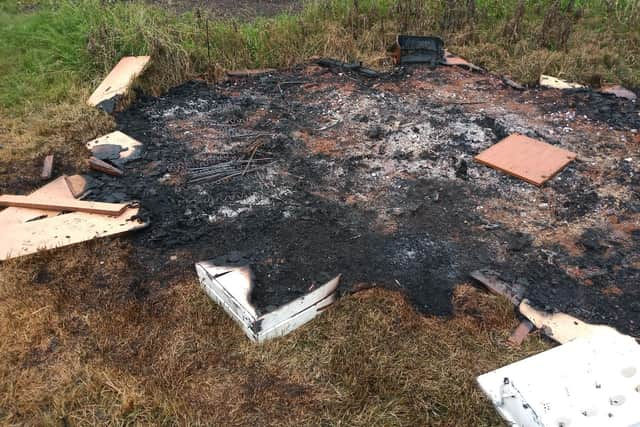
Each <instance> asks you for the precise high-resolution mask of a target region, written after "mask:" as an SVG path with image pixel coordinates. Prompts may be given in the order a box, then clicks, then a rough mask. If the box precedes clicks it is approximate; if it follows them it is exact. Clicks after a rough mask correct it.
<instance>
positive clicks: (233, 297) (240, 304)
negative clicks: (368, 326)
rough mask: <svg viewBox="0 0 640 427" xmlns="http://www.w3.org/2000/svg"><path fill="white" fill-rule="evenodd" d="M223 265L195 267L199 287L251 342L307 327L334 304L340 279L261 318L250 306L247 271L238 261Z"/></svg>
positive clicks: (251, 282) (209, 263) (212, 263)
mask: <svg viewBox="0 0 640 427" xmlns="http://www.w3.org/2000/svg"><path fill="white" fill-rule="evenodd" d="M226 264H227V265H219V264H218V261H217V260H214V261H204V262H199V263H197V264H196V271H197V272H198V277H199V279H200V285H201V286H202V288H203V289H204V291H205V292H206V293H207V295H209V297H210V298H211V299H213V300H214V301H215V302H217V303H218V304H220V305H221V306H222V307H223V308H224V310H225V311H226V312H227V314H229V315H230V316H231V317H232V318H233V319H234V320H235V321H236V322H237V323H238V324H239V325H240V326H241V327H242V329H243V331H244V332H245V334H246V335H247V336H248V337H249V339H251V340H252V341H254V342H258V343H260V342H263V341H266V340H268V339H271V338H275V337H279V336H283V335H286V334H288V333H289V332H291V331H293V330H295V329H297V328H299V327H300V326H302V325H303V324H305V323H307V322H308V321H310V320H311V319H313V318H314V317H316V316H317V315H318V314H320V313H321V312H322V311H323V310H325V309H326V308H327V307H328V306H330V305H331V304H333V302H334V301H335V290H336V288H337V287H338V283H339V282H340V275H338V276H336V277H335V278H333V279H332V280H330V281H329V282H327V283H325V284H324V285H322V286H319V287H317V288H315V289H314V290H312V291H311V292H309V293H307V294H305V295H303V296H302V297H300V298H297V299H295V300H293V301H291V302H289V303H287V304H285V305H283V306H280V307H277V308H274V309H273V310H271V311H269V312H267V313H264V314H261V313H259V312H258V311H257V309H256V307H255V306H254V305H253V304H252V303H251V293H252V291H253V289H254V287H255V284H254V277H253V273H252V270H251V267H250V266H249V265H248V264H243V263H242V261H241V260H240V259H237V258H233V257H227V262H226Z"/></svg>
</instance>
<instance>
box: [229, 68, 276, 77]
mask: <svg viewBox="0 0 640 427" xmlns="http://www.w3.org/2000/svg"><path fill="white" fill-rule="evenodd" d="M274 71H276V70H275V69H274V68H258V69H252V70H248V69H245V70H231V71H227V76H229V77H255V76H261V75H263V74H269V73H273V72H274Z"/></svg>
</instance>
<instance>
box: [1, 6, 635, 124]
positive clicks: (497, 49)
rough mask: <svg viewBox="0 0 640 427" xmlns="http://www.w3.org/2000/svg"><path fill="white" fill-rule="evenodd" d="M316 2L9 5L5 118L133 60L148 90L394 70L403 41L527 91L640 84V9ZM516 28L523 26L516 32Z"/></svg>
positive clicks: (4, 11) (4, 32) (70, 93)
mask: <svg viewBox="0 0 640 427" xmlns="http://www.w3.org/2000/svg"><path fill="white" fill-rule="evenodd" d="M520 3H521V1H520V0H475V1H473V0H423V1H420V0H324V1H322V0H308V1H307V2H306V3H305V7H304V9H303V10H302V11H301V12H300V13H299V14H298V15H295V16H292V15H287V14H283V15H280V16H276V17H274V18H268V19H267V18H258V19H256V20H253V21H239V20H235V19H209V18H208V17H207V14H206V13H204V12H203V13H186V14H182V15H176V14H174V13H172V12H171V11H168V10H166V9H160V8H158V7H154V6H150V5H148V4H144V3H140V2H129V1H126V2H124V1H115V2H104V1H100V0H73V1H72V0H58V1H52V0H41V1H31V2H27V3H25V2H17V1H15V0H7V1H5V2H4V3H3V4H2V5H1V7H0V41H1V43H0V108H3V109H5V110H11V111H17V110H20V109H24V108H25V107H29V106H37V105H41V104H44V103H52V102H53V103H56V102H60V101H63V100H69V99H73V98H74V97H77V96H79V95H78V94H79V93H81V92H82V90H85V91H86V90H87V88H90V87H93V86H94V85H95V84H96V82H97V80H98V79H100V78H102V76H103V75H104V74H105V73H106V72H107V71H108V70H109V69H110V68H111V67H112V66H113V65H114V63H115V62H116V61H117V60H118V59H119V58H120V57H122V56H124V55H138V54H152V55H153V56H154V59H155V61H154V67H153V69H152V71H151V73H150V74H149V75H150V76H151V78H149V79H147V82H146V89H148V90H151V91H159V90H162V89H164V88H166V87H168V86H170V85H172V84H175V83H177V82H179V81H181V80H184V79H186V78H188V77H190V76H193V75H196V74H207V75H209V76H213V75H215V74H216V73H218V74H219V72H220V70H222V69H224V68H244V67H266V66H269V67H273V66H275V67H282V66H287V65H290V64H292V63H295V62H298V61H302V60H304V59H305V58H307V57H309V56H312V55H332V56H338V57H340V58H343V59H355V58H358V59H363V60H365V62H369V63H370V64H371V65H373V66H379V67H384V66H386V65H388V62H387V61H385V60H384V52H385V48H386V47H387V46H388V45H389V44H390V43H391V42H392V40H393V38H394V36H395V34H397V33H398V32H405V33H413V34H439V35H441V36H443V37H444V38H445V40H446V42H447V45H448V47H449V48H450V49H452V50H455V51H457V52H458V53H460V54H463V55H465V56H467V57H468V58H469V59H470V60H472V61H475V62H477V63H479V64H481V65H484V66H487V67H489V68H491V69H493V70H495V71H498V72H504V73H509V74H511V75H513V76H514V77H515V78H518V79H520V80H523V81H524V82H531V81H534V80H535V79H536V78H537V76H538V75H539V74H540V73H541V72H545V73H550V74H560V75H563V76H564V77H567V78H571V79H576V80H583V81H590V80H591V77H592V75H594V74H598V75H601V76H602V77H603V78H604V79H605V80H610V81H618V82H622V83H624V84H628V85H632V86H637V85H639V84H640V47H639V46H640V43H639V42H640V2H639V1H638V0H608V1H598V0H536V1H533V0H526V1H525V0H522V5H521V6H522V10H521V12H522V13H520V14H518V13H517V11H518V5H519V4H520ZM510 25H515V28H516V30H517V31H515V32H514V31H513V30H512V27H510Z"/></svg>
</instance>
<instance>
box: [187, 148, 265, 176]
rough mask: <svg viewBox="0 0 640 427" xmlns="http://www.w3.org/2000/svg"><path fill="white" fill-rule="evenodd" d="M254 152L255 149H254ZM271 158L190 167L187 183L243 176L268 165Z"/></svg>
mask: <svg viewBox="0 0 640 427" xmlns="http://www.w3.org/2000/svg"><path fill="white" fill-rule="evenodd" d="M254 153H255V151H254ZM272 160H273V159H271V158H269V157H265V158H260V159H254V158H253V157H251V158H249V159H248V160H229V161H226V162H222V163H217V164H215V165H210V166H201V167H195V168H190V169H189V170H188V177H189V183H191V184H195V183H202V182H211V181H213V183H214V184H217V183H219V182H222V181H226V180H228V179H229V178H233V177H236V176H244V175H246V174H247V173H249V172H255V171H257V170H260V168H261V167H263V166H268V165H270V164H272V163H274V162H273V161H272Z"/></svg>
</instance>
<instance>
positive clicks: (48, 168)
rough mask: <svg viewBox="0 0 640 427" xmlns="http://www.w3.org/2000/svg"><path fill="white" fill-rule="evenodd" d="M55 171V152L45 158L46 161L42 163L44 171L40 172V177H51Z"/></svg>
mask: <svg viewBox="0 0 640 427" xmlns="http://www.w3.org/2000/svg"><path fill="white" fill-rule="evenodd" d="M52 173H53V154H49V155H48V156H47V157H45V158H44V163H43V165H42V173H40V178H41V179H43V180H48V179H51V174H52Z"/></svg>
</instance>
